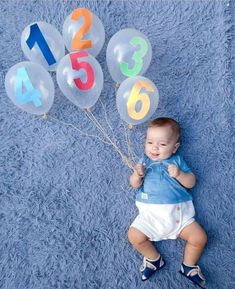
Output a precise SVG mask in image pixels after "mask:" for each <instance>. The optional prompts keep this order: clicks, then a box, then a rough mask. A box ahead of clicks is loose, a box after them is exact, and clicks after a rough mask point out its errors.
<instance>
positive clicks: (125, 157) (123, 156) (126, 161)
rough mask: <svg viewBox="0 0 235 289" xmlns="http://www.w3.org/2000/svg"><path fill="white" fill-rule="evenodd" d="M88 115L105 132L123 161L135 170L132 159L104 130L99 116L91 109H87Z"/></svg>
mask: <svg viewBox="0 0 235 289" xmlns="http://www.w3.org/2000/svg"><path fill="white" fill-rule="evenodd" d="M85 114H86V116H87V117H88V118H89V119H90V120H91V121H92V122H93V123H94V124H95V126H96V127H97V129H98V130H99V131H100V132H101V133H102V134H103V136H104V137H105V138H106V139H107V140H108V141H109V142H110V144H111V145H112V146H113V147H114V149H115V150H116V151H117V152H118V153H119V155H120V156H121V159H122V161H123V162H124V163H125V164H126V165H127V166H128V167H129V168H130V169H132V170H133V164H132V161H131V160H130V159H129V158H128V157H127V156H126V155H125V154H123V152H122V151H121V149H120V148H119V147H118V145H117V144H116V142H115V141H114V140H112V139H111V138H110V136H109V135H108V134H107V132H106V131H105V130H104V128H103V127H102V125H101V124H100V123H99V121H98V120H97V118H96V117H95V116H94V114H93V113H92V112H91V111H90V110H85Z"/></svg>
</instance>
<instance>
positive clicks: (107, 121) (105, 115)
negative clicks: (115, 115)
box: [99, 98, 117, 142]
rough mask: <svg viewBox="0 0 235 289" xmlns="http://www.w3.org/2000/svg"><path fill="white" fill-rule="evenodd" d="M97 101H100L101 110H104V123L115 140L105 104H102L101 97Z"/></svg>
mask: <svg viewBox="0 0 235 289" xmlns="http://www.w3.org/2000/svg"><path fill="white" fill-rule="evenodd" d="M99 102H100V103H101V106H102V108H103V111H104V117H105V120H106V123H107V125H108V126H109V128H110V130H111V132H112V136H113V139H114V140H115V141H116V138H115V135H114V132H113V128H112V126H111V124H110V122H109V120H108V116H107V112H106V109H105V106H104V104H103V102H102V101H101V99H100V98H99ZM116 142H117V141H116Z"/></svg>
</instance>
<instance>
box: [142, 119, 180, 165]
mask: <svg viewBox="0 0 235 289" xmlns="http://www.w3.org/2000/svg"><path fill="white" fill-rule="evenodd" d="M177 138H178V137H177V136H176V135H175V134H174V133H173V131H172V128H171V127H170V126H168V125H166V126H162V127H150V128H148V130H147V136H146V142H145V154H146V155H147V156H148V157H149V158H150V159H151V160H152V161H162V160H165V159H168V158H169V157H170V156H171V155H172V154H174V153H175V152H176V151H177V149H178V147H179V143H178V142H177Z"/></svg>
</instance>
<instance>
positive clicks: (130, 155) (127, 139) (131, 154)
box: [99, 98, 137, 163]
mask: <svg viewBox="0 0 235 289" xmlns="http://www.w3.org/2000/svg"><path fill="white" fill-rule="evenodd" d="M99 102H100V103H101V106H102V108H103V111H104V116H105V120H106V123H107V125H108V126H109V128H110V130H111V132H112V135H113V139H114V140H115V141H116V138H115V135H114V132H113V128H112V126H111V125H110V123H109V120H108V116H107V112H106V109H105V106H104V104H103V102H102V101H101V99H100V98H99ZM121 123H122V126H123V128H124V133H125V144H126V146H127V154H128V158H129V159H130V160H131V162H132V163H134V162H135V160H136V159H137V156H136V154H135V153H134V151H133V150H132V147H131V140H130V134H129V131H130V130H129V129H126V126H125V123H124V122H123V121H122V120H121ZM116 143H117V141H116Z"/></svg>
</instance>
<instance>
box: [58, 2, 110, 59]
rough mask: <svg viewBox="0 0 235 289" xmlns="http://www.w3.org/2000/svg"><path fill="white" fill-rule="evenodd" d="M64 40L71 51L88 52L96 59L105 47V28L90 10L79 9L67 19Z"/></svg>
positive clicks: (64, 27) (64, 26)
mask: <svg viewBox="0 0 235 289" xmlns="http://www.w3.org/2000/svg"><path fill="white" fill-rule="evenodd" d="M63 39H64V42H65V45H66V47H67V49H68V50H69V51H78V50H87V51H88V52H89V54H91V55H93V56H94V57H96V56H97V55H98V54H99V52H100V50H101V48H102V47H103V45H104V40H105V30H104V26H103V24H102V22H101V20H100V19H99V18H98V17H97V16H96V15H95V14H93V13H92V12H91V11H90V10H88V9H86V8H77V9H74V10H73V11H72V13H71V14H70V15H69V16H68V17H67V18H66V19H65V22H64V25H63Z"/></svg>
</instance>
